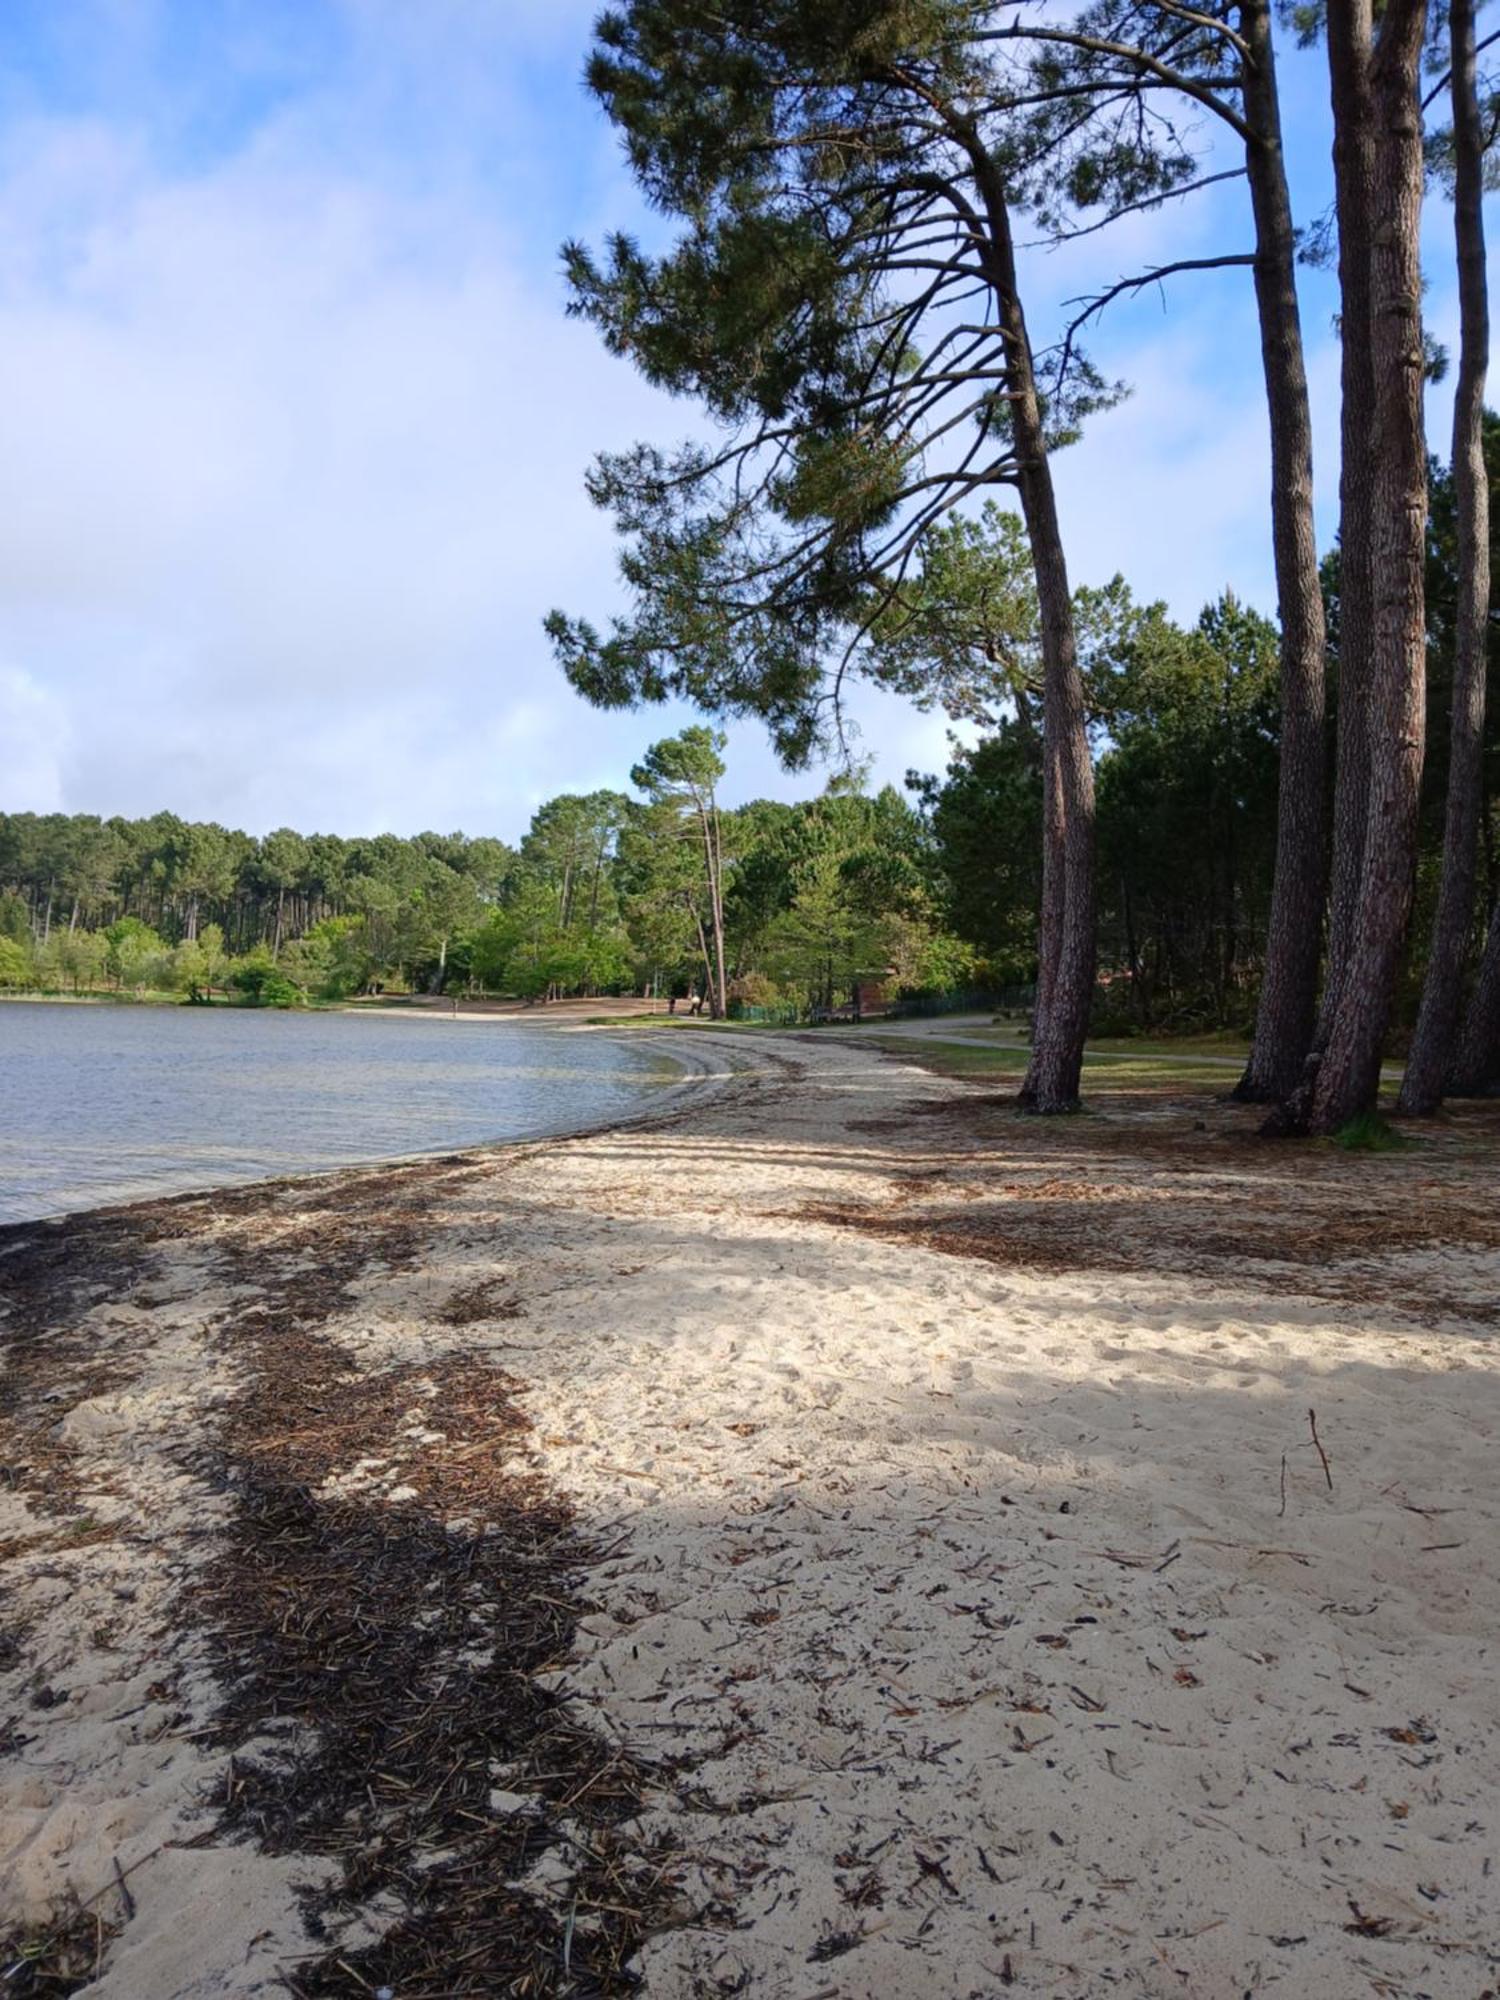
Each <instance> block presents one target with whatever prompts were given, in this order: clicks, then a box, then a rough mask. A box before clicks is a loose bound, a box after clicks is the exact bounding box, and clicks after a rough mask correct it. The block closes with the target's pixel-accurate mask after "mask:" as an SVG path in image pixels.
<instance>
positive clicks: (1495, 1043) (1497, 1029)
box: [1448, 902, 1500, 1097]
mask: <svg viewBox="0 0 1500 2000" xmlns="http://www.w3.org/2000/svg"><path fill="white" fill-rule="evenodd" d="M1497 1082H1500V902H1497V903H1496V905H1495V907H1494V910H1493V911H1492V913H1491V915H1490V929H1489V936H1488V937H1487V938H1486V939H1485V945H1484V956H1483V958H1482V959H1481V960H1480V961H1479V976H1478V978H1477V979H1476V980H1475V982H1474V991H1473V994H1472V996H1471V997H1470V1000H1469V1006H1468V1011H1467V1013H1466V1014H1465V1016H1464V1028H1463V1033H1462V1035H1461V1036H1460V1037H1459V1042H1458V1053H1457V1055H1456V1056H1455V1057H1454V1059H1453V1068H1452V1071H1451V1073H1450V1075H1449V1077H1448V1093H1449V1095H1450V1096H1451V1097H1483V1096H1485V1095H1486V1094H1487V1093H1488V1092H1489V1091H1490V1089H1491V1088H1492V1087H1493V1086H1494V1084H1495V1083H1497Z"/></svg>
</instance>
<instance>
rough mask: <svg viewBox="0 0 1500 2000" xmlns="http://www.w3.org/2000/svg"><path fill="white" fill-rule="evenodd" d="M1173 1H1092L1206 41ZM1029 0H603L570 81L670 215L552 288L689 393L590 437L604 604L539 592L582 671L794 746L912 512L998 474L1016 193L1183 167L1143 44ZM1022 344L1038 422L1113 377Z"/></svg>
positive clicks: (911, 537)
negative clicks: (577, 78)
mask: <svg viewBox="0 0 1500 2000" xmlns="http://www.w3.org/2000/svg"><path fill="white" fill-rule="evenodd" d="M1187 11H1188V10H1173V11H1172V14H1171V17H1170V18H1167V17H1165V16H1163V15H1162V13H1161V10H1160V9H1150V8H1141V7H1135V8H1131V7H1126V6H1122V5H1119V4H1117V5H1115V6H1112V7H1106V8H1103V9H1100V10H1098V13H1099V22H1098V23H1097V24H1096V25H1097V26H1099V27H1101V28H1110V29H1114V28H1118V26H1119V25H1120V23H1119V20H1118V19H1117V17H1119V16H1122V15H1135V14H1139V15H1142V16H1143V17H1149V22H1148V25H1149V27H1150V32H1151V33H1152V34H1154V35H1155V36H1156V37H1157V42H1158V44H1162V43H1165V44H1167V45H1170V46H1171V47H1172V48H1173V51H1174V55H1175V56H1176V57H1178V58H1180V60H1182V61H1183V62H1184V63H1185V64H1186V65H1187V67H1188V68H1189V69H1194V68H1196V71H1197V72H1198V73H1200V74H1201V73H1203V71H1204V70H1205V68H1206V67H1207V64H1206V61H1205V57H1206V55H1207V54H1210V53H1214V52H1215V51H1216V50H1217V47H1218V45H1217V42H1216V40H1215V38H1214V37H1213V36H1212V35H1210V34H1208V33H1207V31H1205V30H1203V29H1200V28H1197V27H1195V26H1194V25H1193V23H1192V21H1191V20H1189V21H1187V22H1184V20H1183V19H1182V18H1180V16H1181V15H1182V14H1185V13H1186V12H1187ZM1202 18H1206V17H1202ZM1049 19H1056V10H1055V9H1049V8H1046V7H1043V6H1040V5H1031V4H1029V0H1028V3H1027V4H1015V0H1011V4H1000V0H986V4H980V0H820V4H819V5H817V6H815V7H810V6H807V5H806V4H805V0H716V4H714V5H711V6H710V5H705V4H702V0H634V4H631V5H628V6H624V7H620V8H616V9H612V10H611V11H609V12H607V13H605V14H603V15H602V16H601V17H600V19H599V21H598V23H597V25H596V29H595V44H594V50H593V54H592V59H591V61H590V64H589V70H588V80H589V83H590V86H591V88H592V89H593V91H594V93H595V94H596V95H597V97H598V99H599V101H600V103H601V104H602V105H603V107H604V108H605V110H606V112H607V113H608V115H609V117H610V118H611V120H612V121H613V123H614V124H615V125H616V126H617V127H618V128H619V130H620V132H621V134H622V136H623V139H624V142H625V146H626V149H627V152H628V156H629V159H630V162H631V166H632V168H633V170H634V172H635V174H636V177H637V179H638V181H639V182H640V185H641V186H642V187H643V189H644V190H645V191H646V192H647V194H648V195H649V197H650V198H651V200H652V202H653V203H654V204H655V205H656V207H657V208H659V209H660V210H661V211H662V212H663V213H664V214H665V215H667V216H668V217H670V218H672V220H673V221H674V222H675V223H676V224H678V225H679V228H678V233H677V234H676V237H675V240H673V241H672V243H671V244H670V246H669V247H668V248H667V249H666V250H665V252H664V253H663V254H661V255H659V256H654V255H651V254H648V252H646V251H645V250H644V249H642V247H641V246H640V245H639V244H638V243H637V242H635V241H633V240H631V239H629V238H626V237H622V236H617V237H615V238H613V239H611V240H610V241H609V243H608V244H607V245H606V247H605V250H604V253H603V254H602V256H599V257H596V256H595V255H593V254H592V253H591V252H590V251H589V250H587V249H586V248H585V247H583V246H582V245H581V244H577V243H573V244H570V245H568V246H567V248H566V251H565V258H566V267H567V275H568V280H569V284H570V288H571V309H572V311H573V312H574V313H575V314H576V315H579V316H582V317H584V318H587V319H589V320H591V321H592V322H593V323H594V324H596V325H597V326H598V327H599V328H600V330H601V332H602V333H603V336H604V338H605V340H606V342H607V344H608V345H609V347H610V348H611V349H612V350H613V351H614V352H615V353H617V354H620V355H628V356H629V357H630V358H631V359H632V361H633V362H634V363H635V365H636V366H637V367H638V368H639V369H640V370H641V372H642V373H643V374H644V375H645V376H646V378H647V379H648V380H649V381H651V382H653V383H654V384H656V385H658V386H660V387H662V388H664V389H667V390H669V391H670V392H672V393H674V394H676V395H678V396H681V397H683V398H685V399H690V400H691V401H692V402H694V403H695V404H696V405H697V406H698V408H699V409H700V410H701V411H702V412H703V413H704V415H705V416H706V418H707V419H708V422H707V423H706V424H705V425H704V426H703V429H702V432H701V433H700V435H699V436H698V437H696V438H694V439H692V440H691V441H689V442H687V443H685V444H683V445H681V446H680V447H679V448H678V449H676V450H675V451H665V450H662V449H660V448H657V447H655V446H651V445H639V446H637V447H635V448H634V449H633V450H630V451H627V452H623V453H618V454H608V455H605V456H602V457H601V458H600V459H599V460H598V461H597V462H596V464H595V466H594V468H593V471H592V475H591V479H590V492H591V494H592V497H593V498H594V500H595V502H596V503H597V504H598V505H599V506H601V507H603V508H606V509H608V510H609V511H610V512H612V513H613V515H614V517H615V520H616V524H617V526H618V528H619V530H620V534H621V538H622V553H621V568H622V572H623V577H624V581H625V584H626V586H627V592H628V599H629V602H628V608H627V610H626V612H625V614H624V615H623V616H621V617H619V618H617V619H616V620H615V621H614V622H613V623H612V625H611V627H610V629H609V631H608V633H607V634H601V633H600V632H599V631H597V630H596V629H595V628H594V627H593V626H591V625H589V624H588V623H586V622H584V621H581V620H576V619H572V618H569V617H566V616H564V615H563V614H562V613H561V612H554V613H553V614H552V616H551V617H550V618H549V620H548V621H547V623H548V631H549V633H550V635H551V637H552V640H553V643H554V646H555V648H556V651H557V653H558V656H559V658H560V660H561V662H562V664H563V665H564V667H565V669H566V671H567V672H568V674H569V676H570V678H571V679H572V681H573V682H574V684H575V685H576V686H577V687H578V688H579V689H580V690H581V691H582V692H583V693H584V694H585V695H586V696H587V697H588V698H589V699H590V700H591V701H594V702H596V703H599V704H601V705H603V706H608V707H621V706H628V705H631V704H633V703H635V702H638V701H657V700H663V699H666V698H668V697H670V696H674V695H680V696H686V697H688V698H690V699H692V700H694V701H696V702H697V703H698V704H699V705H700V706H701V707H703V708H705V709H707V710H709V711H711V712H717V713H728V714H737V713H738V714H743V713H750V714H755V715H759V716H760V717H762V718H763V719H764V720H765V721H766V722H767V723H768V725H769V726H770V728H771V730H772V733H773V736H774V738H775V741H776V743H777V746H778V749H779V750H780V752H781V754H782V755H783V757H784V758H786V760H787V761H788V762H790V763H793V764H796V763H800V762H802V761H804V760H805V759H806V758H807V757H808V756H809V755H810V754H811V753H812V751H813V750H814V748H815V747H817V746H818V745H819V744H820V743H821V742H822V741H824V740H825V738H826V736H827V734H828V731H829V728H830V724H831V722H832V720H833V718H834V716H835V714H836V708H837V699H838V690H839V687H840V684H841V682H842V679H843V677H844V675H845V674H846V673H847V672H848V671H850V670H851V669H852V670H854V671H859V670H861V668H862V667H863V666H864V665H865V664H866V663H865V660H864V656H863V653H862V645H863V640H864V638H865V635H866V633H867V632H868V630H869V629H870V628H871V627H872V626H873V625H874V623H875V622H876V621H877V620H878V619H879V618H880V616H881V613H882V610H883V609H884V608H885V607H886V606H887V605H888V604H889V603H890V602H891V601H892V597H893V594H894V593H896V592H898V591H899V590H900V589H901V587H902V585H903V582H904V580H905V578H906V577H907V575H908V573H909V571H910V570H911V567H912V565H913V563H914V562H916V561H917V559H918V558H919V556H920V552H921V551H922V548H923V545H924V541H925V539H926V538H927V537H928V535H929V533H930V531H931V530H932V529H933V528H934V527H935V526H936V525H937V524H938V523H940V522H941V521H942V520H943V518H944V517H945V516H946V515H947V514H949V513H950V512H951V511H952V510H953V509H954V508H956V507H960V506H962V505H963V503H964V502H965V501H966V500H969V499H970V498H971V497H972V496H976V495H982V494H984V493H985V492H986V491H991V490H993V489H994V488H995V487H996V486H998V485H1004V484H1008V483H1014V481H1015V480H1016V478H1017V474H1018V471H1019V469H1020V468H1019V467H1018V464H1017V459H1016V453H1015V445H1014V438H1013V434H1012V425H1011V422H1010V408H1011V400H1012V396H1013V385H1014V381H1015V372H1016V366H1017V355H1016V341H1015V337H1014V335H1012V337H1011V338H1010V339H1009V340H1007V338H1006V336H1005V334H1004V333H1003V332H1002V328H1001V325H1000V321H1001V318H1002V314H1001V312H1000V311H999V310H998V309H997V301H998V300H999V299H1001V298H1002V297H1009V298H1014V297H1015V288H1016V278H1015V264H1014V248H1015V246H1014V241H1013V235H1012V219H1013V216H1014V215H1017V214H1023V213H1032V214H1037V215H1041V216H1043V217H1044V219H1045V218H1046V217H1047V216H1050V215H1052V214H1053V213H1054V212H1056V211H1058V210H1059V209H1060V208H1061V207H1064V206H1069V205H1071V206H1072V207H1073V208H1079V207H1089V206H1094V207H1100V206H1102V207H1103V208H1105V209H1107V210H1109V211H1111V212H1113V211H1116V210H1120V209H1122V208H1131V207H1140V206H1144V205H1150V204H1151V203H1153V202H1155V201H1157V200H1160V199H1162V198H1164V197H1165V196H1166V195H1167V194H1169V193H1171V192H1172V191H1173V190H1175V189H1178V188H1181V187H1183V186H1184V185H1186V184H1187V183H1188V182H1189V181H1190V179H1191V175H1192V173H1193V160H1192V157H1191V154H1190V152H1189V150H1188V148H1187V147H1186V145H1185V144H1184V143H1182V142H1181V141H1180V140H1179V139H1178V137H1177V134H1176V132H1175V130H1174V128H1173V126H1172V125H1171V123H1170V121H1169V120H1167V119H1164V118H1162V117H1160V116H1158V114H1157V113H1156V111H1155V110H1154V108H1153V105H1154V99H1153V95H1152V93H1153V90H1154V89H1155V88H1156V87H1157V86H1158V85H1159V84H1160V79H1159V78H1158V77H1156V76H1155V74H1154V73H1153V72H1152V71H1151V69H1150V67H1149V64H1147V63H1146V62H1145V61H1144V59H1136V58H1132V59H1131V60H1129V61H1126V60H1123V59H1121V58H1120V57H1119V56H1117V55H1116V54H1114V53H1113V52H1112V50H1111V46H1110V44H1109V43H1108V42H1107V41H1105V40H1103V39H1102V37H1101V36H1100V35H1098V34H1095V33H1094V32H1093V30H1092V29H1091V30H1090V32H1089V34H1087V35H1085V36H1084V38H1083V42H1082V44H1079V43H1078V42H1077V40H1076V37H1075V40H1074V41H1073V42H1070V43H1068V44H1066V45H1063V44H1056V43H1054V42H1053V41H1052V40H1051V39H1049V38H1048V32H1047V22H1048V20H1049ZM1075 25H1076V24H1075ZM1144 33H1145V29H1144V28H1142V27H1140V25H1139V24H1137V39H1138V40H1139V39H1141V37H1142V35H1144ZM1039 35H1040V36H1041V39H1038V38H1037V37H1038V36H1039ZM1096 42H1098V44H1099V46H1098V47H1095V45H1094V44H1095V43H1096ZM1080 65H1082V66H1083V69H1085V70H1086V71H1087V77H1086V79H1085V80H1084V81H1083V82H1080V81H1079V66H1080ZM1106 86H1110V87H1106ZM1015 317H1016V318H1017V319H1018V318H1019V312H1018V310H1017V313H1016V315H1015ZM1036 369H1037V374H1038V377H1039V386H1040V388H1041V392H1042V397H1043V405H1044V410H1045V418H1046V427H1047V436H1048V442H1049V443H1050V444H1051V445H1053V446H1056V445H1060V444H1063V443H1066V442H1067V441H1068V440H1069V439H1070V438H1071V437H1072V436H1073V435H1074V434H1075V433H1076V431H1077V428H1078V426H1079V424H1080V423H1081V421H1082V420H1083V418H1084V417H1085V416H1086V414H1087V413H1088V412H1089V411H1090V410H1091V409H1093V408H1096V407H1098V406H1099V404H1100V403H1101V402H1102V401H1105V400H1107V399H1108V398H1109V397H1110V396H1112V395H1113V394H1114V393H1115V392H1114V391H1113V390H1111V389H1109V388H1107V387H1106V385H1105V384H1103V383H1102V382H1101V380H1100V379H1099V377H1098V376H1097V375H1096V374H1095V372H1094V371H1093V370H1092V369H1091V368H1090V366H1089V365H1088V363H1087V361H1086V359H1085V358H1084V357H1083V356H1082V355H1081V354H1080V353H1079V352H1078V351H1077V349H1076V347H1075V346H1074V345H1073V343H1071V342H1068V343H1059V345H1058V346H1057V347H1056V348H1055V349H1053V350H1051V351H1050V352H1049V353H1039V354H1038V355H1037V356H1036Z"/></svg>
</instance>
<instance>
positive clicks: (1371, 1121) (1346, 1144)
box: [1333, 1111, 1411, 1153]
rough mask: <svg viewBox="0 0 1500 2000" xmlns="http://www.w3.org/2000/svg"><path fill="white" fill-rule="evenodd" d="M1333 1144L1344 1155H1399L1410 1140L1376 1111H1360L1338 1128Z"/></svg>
mask: <svg viewBox="0 0 1500 2000" xmlns="http://www.w3.org/2000/svg"><path fill="white" fill-rule="evenodd" d="M1333 1143H1334V1145H1335V1146H1340V1147H1342V1148H1343V1150H1344V1151H1345V1152H1346V1153H1399V1152H1401V1151H1402V1150H1403V1149H1404V1148H1405V1147H1407V1146H1409V1145H1410V1144H1411V1140H1410V1139H1408V1138H1407V1136H1406V1134H1405V1133H1404V1132H1400V1131H1398V1130H1397V1129H1396V1127H1395V1126H1394V1125H1393V1124H1392V1123H1391V1122H1390V1120H1389V1119H1388V1118H1382V1117H1381V1115H1380V1113H1379V1112H1378V1111H1361V1112H1360V1114H1359V1116H1358V1117H1357V1118H1351V1119H1350V1120H1349V1123H1348V1124H1347V1125H1341V1126H1340V1127H1339V1129H1338V1131H1337V1132H1335V1133H1334V1135H1333Z"/></svg>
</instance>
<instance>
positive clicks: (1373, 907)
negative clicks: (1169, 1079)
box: [1310, 0, 1427, 1132]
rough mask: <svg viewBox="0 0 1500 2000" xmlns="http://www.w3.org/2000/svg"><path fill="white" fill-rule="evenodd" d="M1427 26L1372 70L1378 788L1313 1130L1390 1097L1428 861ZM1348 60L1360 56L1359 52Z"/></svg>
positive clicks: (1391, 20)
mask: <svg viewBox="0 0 1500 2000" xmlns="http://www.w3.org/2000/svg"><path fill="white" fill-rule="evenodd" d="M1349 11H1350V12H1351V13H1352V12H1353V9H1352V8H1351V9H1350V10H1349ZM1343 12H1344V10H1343V9H1342V8H1340V7H1332V8H1330V9H1329V24H1330V41H1329V54H1330V60H1331V61H1333V60H1334V41H1333V35H1332V30H1333V23H1334V19H1335V17H1336V16H1339V15H1340V14H1342V13H1343ZM1426 21H1427V4H1426V0H1387V4H1386V6H1385V8H1384V9H1383V11H1382V14H1381V22H1380V33H1379V36H1378V38H1377V40H1376V41H1375V43H1374V47H1373V50H1372V51H1371V53H1370V54H1369V56H1368V59H1367V62H1366V70H1367V74H1368V77H1369V102H1370V106H1371V110H1372V112H1373V132H1372V141H1371V160H1372V168H1373V171H1372V174H1371V178H1370V194H1371V200H1370V211H1369V212H1370V219H1371V224H1372V227H1371V231H1370V239H1371V256H1370V358H1371V364H1372V367H1373V371H1374V379H1375V432H1374V437H1373V439H1372V440H1370V441H1369V443H1368V445H1367V446H1366V449H1367V450H1368V451H1369V455H1370V458H1371V460H1372V461H1373V480H1372V488H1371V495H1370V502H1371V504H1370V528H1371V537H1370V555H1371V574H1372V577H1373V579H1374V606H1373V609H1374V631H1373V641H1374V644H1373V650H1372V654H1371V660H1370V683H1369V699H1368V709H1367V721H1368V740H1367V749H1368V766H1369V785H1370V791H1369V811H1368V816H1367V824H1366V830H1365V841H1364V858H1363V865H1362V867H1361V870H1360V882H1359V898H1358V903H1357V906H1356V909H1355V915H1354V936H1353V939H1352V942H1351V945H1350V950H1349V956H1348V963H1347V966H1346V967H1345V971H1344V976H1343V980H1342V984H1341V988H1340V991H1339V995H1338V998H1337V1001H1336V1004H1335V1008H1334V1012H1333V1015H1332V1019H1331V1022H1330V1030H1329V1038H1328V1046H1327V1048H1326V1050H1325V1051H1324V1053H1323V1057H1322V1060H1321V1062H1320V1064H1319V1066H1318V1070H1317V1076H1316V1081H1315V1083H1314V1086H1313V1092H1312V1108H1311V1120H1310V1123H1311V1129H1312V1130H1313V1131H1315V1132H1333V1131H1336V1130H1337V1129H1338V1128H1339V1127H1340V1126H1341V1125H1344V1124H1345V1123H1347V1122H1348V1120H1349V1119H1351V1118H1353V1117H1355V1116H1356V1115H1357V1114H1358V1113H1360V1112H1362V1111H1367V1110H1369V1109H1370V1108H1371V1107H1372V1106H1373V1105H1374V1103H1375V1100H1376V1097H1377V1095H1378V1092H1379V1087H1380V1056H1381V1045H1382V1042H1383V1040H1384V1037H1385V1031H1386V1027H1387V1024H1388V1022H1389V1018H1390V1008H1391V1000H1392V997H1393V994H1394V990H1395V982H1396V973H1397V968H1398V965H1399V961H1400V955H1401V947H1402V944H1403V942H1404V940H1405V936H1406V926H1407V920H1408V917H1409V915H1410V911H1411V897H1412V880H1413V873H1414V868H1415V862H1416V839H1417V807H1418V798H1419V793H1420V789H1421V781H1422V754H1423V748H1424V722H1425V716H1424V696H1425V681H1426V647H1427V635H1426V618H1425V611H1426V605H1425V574H1424V572H1425V560H1426V526H1427V451H1426V438H1425V433H1424V428H1423V409H1422V392H1423V383H1424V374H1425V370H1424V355H1423V349H1422V270H1421V256H1420V233H1421V219H1422V193H1423V184H1424V179H1425V161H1424V158H1423V151H1422V112H1421V103H1420V65H1421V54H1422V36H1423V30H1424V28H1425V26H1426ZM1350 54H1351V56H1352V57H1353V58H1355V59H1359V57H1360V54H1361V52H1360V51H1358V50H1353V51H1351V52H1350ZM1335 67H1337V64H1336V63H1335ZM1358 338H1359V329H1358V327H1357V326H1354V327H1351V326H1349V325H1347V324H1346V326H1345V328H1344V340H1345V342H1346V344H1347V343H1348V341H1349V340H1350V339H1358Z"/></svg>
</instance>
